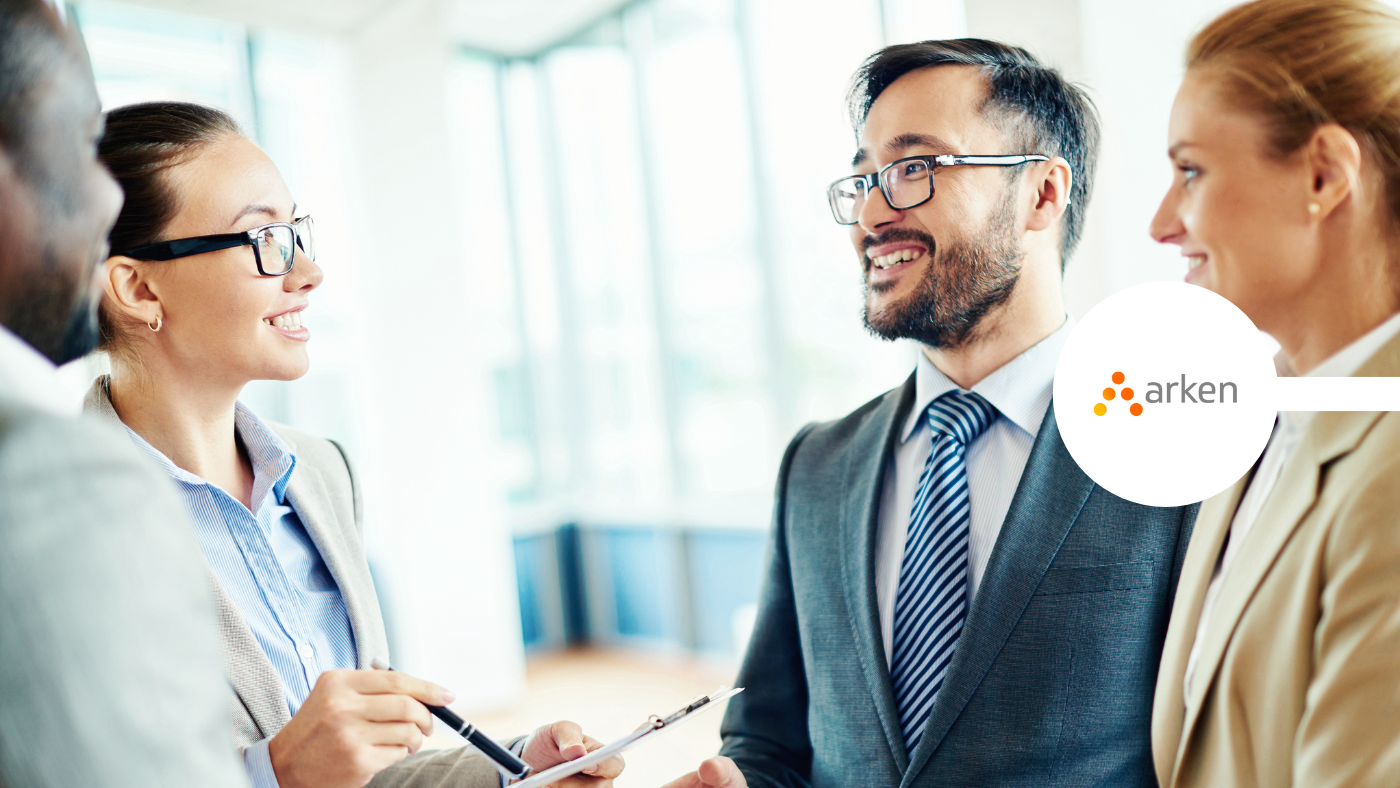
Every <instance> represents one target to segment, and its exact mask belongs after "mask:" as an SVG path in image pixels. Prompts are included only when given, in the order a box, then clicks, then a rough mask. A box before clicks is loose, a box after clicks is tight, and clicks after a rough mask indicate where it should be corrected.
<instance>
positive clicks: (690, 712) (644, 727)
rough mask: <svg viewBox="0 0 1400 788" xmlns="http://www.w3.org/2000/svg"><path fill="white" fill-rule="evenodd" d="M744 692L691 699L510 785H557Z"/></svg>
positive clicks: (517, 787)
mask: <svg viewBox="0 0 1400 788" xmlns="http://www.w3.org/2000/svg"><path fill="white" fill-rule="evenodd" d="M743 691H744V688H743V687H734V688H732V689H731V688H729V687H721V688H720V689H718V690H715V691H714V692H712V693H710V694H709V695H701V696H700V697H698V698H696V699H695V700H692V701H691V702H690V703H687V704H686V705H685V707H684V708H682V709H679V710H677V711H675V712H674V713H672V714H669V715H667V716H665V717H658V716H655V715H653V716H652V717H650V718H648V719H647V721H646V722H644V723H642V724H641V726H640V727H639V728H637V729H636V730H635V731H633V732H631V733H629V734H627V735H626V736H623V737H622V738H621V739H618V740H617V741H615V742H613V743H611V744H608V745H605V746H603V747H600V748H598V749H596V750H594V751H593V752H590V753H588V754H587V755H585V756H583V757H582V758H577V759H575V760H572V761H566V762H564V763H561V764H559V765H558V766H553V767H550V768H548V769H545V770H544V771H542V772H536V773H534V774H531V775H530V776H529V778H527V779H525V780H521V781H520V782H517V783H511V786H512V788H540V787H541V786H545V785H549V784H550V783H553V782H557V781H559V780H562V779H564V778H565V777H568V776H570V775H573V774H578V773H579V772H581V771H583V770H584V769H587V768H588V767H590V766H592V765H594V764H597V763H602V762H603V761H605V760H607V759H608V758H611V757H612V756H614V755H617V754H618V753H621V752H623V751H625V750H630V749H631V748H633V747H635V746H637V745H638V744H641V743H642V742H645V741H649V740H650V739H652V738H654V737H656V736H657V735H659V734H661V733H664V732H665V731H668V730H670V729H672V728H674V727H676V726H677V725H679V724H680V723H682V722H685V721H686V720H688V719H690V718H692V717H694V716H696V715H698V714H701V713H703V712H706V711H709V710H710V709H713V708H716V707H718V706H719V705H720V703H721V702H722V701H726V700H729V699H730V698H732V697H734V696H735V695H738V694H739V693H740V692H743Z"/></svg>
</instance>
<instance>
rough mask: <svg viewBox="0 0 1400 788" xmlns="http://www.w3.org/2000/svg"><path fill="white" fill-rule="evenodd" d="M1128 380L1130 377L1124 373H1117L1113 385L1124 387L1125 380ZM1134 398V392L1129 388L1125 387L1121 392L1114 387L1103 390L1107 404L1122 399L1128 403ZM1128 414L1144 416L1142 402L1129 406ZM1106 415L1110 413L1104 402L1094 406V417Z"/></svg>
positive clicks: (1114, 375) (1114, 374)
mask: <svg viewBox="0 0 1400 788" xmlns="http://www.w3.org/2000/svg"><path fill="white" fill-rule="evenodd" d="M1127 379H1128V377H1127V376H1126V375H1124V374H1123V373H1122V372H1115V373H1113V385H1115V386H1123V381H1125V380H1127ZM1133 396H1134V392H1133V390H1132V389H1131V388H1128V387H1127V386H1123V388H1122V389H1121V390H1114V389H1113V388H1112V387H1109V388H1105V389H1104V390H1103V398H1104V401H1105V402H1108V401H1111V400H1115V399H1122V400H1123V401H1125V402H1126V401H1128V400H1130V399H1132V398H1133ZM1128 412H1129V413H1131V414H1133V415H1134V416H1141V415H1142V403H1141V402H1134V403H1133V404H1132V405H1130V406H1128ZM1106 413H1108V406H1107V405H1105V404H1104V403H1103V402H1100V403H1097V404H1096V405H1094V415H1095V416H1102V415H1104V414H1106Z"/></svg>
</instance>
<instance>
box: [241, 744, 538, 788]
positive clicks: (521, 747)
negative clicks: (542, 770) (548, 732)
mask: <svg viewBox="0 0 1400 788" xmlns="http://www.w3.org/2000/svg"><path fill="white" fill-rule="evenodd" d="M534 736H535V734H533V733H532V734H530V735H529V736H521V737H520V738H519V739H518V740H517V741H516V742H515V744H512V745H511V746H510V751H511V754H512V755H514V756H515V757H517V758H521V757H522V756H524V755H525V747H526V746H527V745H528V744H529V743H530V739H532V738H534ZM496 774H497V775H499V776H500V778H501V788H506V786H507V785H510V780H509V779H508V778H507V777H506V776H505V775H504V774H501V772H500V770H499V769H498V770H497V771H496ZM273 785H276V783H273ZM253 788H262V786H259V785H254V786H253Z"/></svg>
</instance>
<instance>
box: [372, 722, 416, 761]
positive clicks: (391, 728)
mask: <svg viewBox="0 0 1400 788" xmlns="http://www.w3.org/2000/svg"><path fill="white" fill-rule="evenodd" d="M364 737H365V743H366V744H371V745H373V746H374V747H375V748H384V747H401V748H403V750H404V756H407V755H412V754H413V753H415V752H418V751H419V750H421V749H423V732H422V731H420V730H419V729H418V726H417V725H414V724H413V723H411V722H388V723H381V724H379V725H371V726H369V727H368V728H366V729H365V733H364ZM400 757H403V756H400ZM395 760H398V759H397V758H396V759H395Z"/></svg>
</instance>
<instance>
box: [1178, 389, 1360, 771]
mask: <svg viewBox="0 0 1400 788" xmlns="http://www.w3.org/2000/svg"><path fill="white" fill-rule="evenodd" d="M1383 415H1385V414H1384V413H1381V412H1344V411H1325V412H1319V413H1318V414H1317V415H1316V416H1314V417H1313V420H1312V423H1311V424H1310V425H1309V426H1308V431H1307V433H1306V434H1305V435H1304V437H1303V440H1302V442H1301V443H1300V444H1299V445H1298V448H1297V449H1296V450H1295V451H1294V453H1293V456H1292V457H1291V458H1289V460H1288V462H1287V463H1286V464H1285V465H1284V467H1283V471H1282V472H1281V473H1280V474H1279V479H1278V482H1277V483H1276V484H1275V485H1274V488H1273V490H1272V492H1271V493H1270V494H1269V497H1268V499H1267V500H1266V501H1265V502H1264V506H1263V508H1261V509H1260V510H1259V516H1258V519H1257V520H1256V521H1255V525H1254V527H1252V528H1250V529H1249V533H1247V534H1246V535H1245V542H1244V544H1243V545H1242V546H1241V548H1240V552H1239V553H1238V555H1236V556H1235V558H1234V562H1233V564H1232V565H1231V567H1230V571H1229V572H1228V573H1227V574H1226V575H1225V578H1224V580H1223V581H1222V582H1221V586H1220V595H1219V597H1218V599H1217V600H1216V603H1215V609H1214V610H1213V611H1212V613H1211V620H1210V623H1209V625H1207V627H1206V632H1205V640H1204V641H1203V642H1202V643H1201V653H1200V656H1199V657H1198V658H1197V661H1196V669H1195V673H1194V678H1193V679H1192V682H1191V692H1190V693H1189V695H1188V696H1187V698H1186V712H1185V723H1184V725H1183V726H1182V737H1181V744H1180V746H1179V747H1178V748H1177V751H1176V760H1175V763H1174V764H1173V773H1175V772H1176V771H1178V770H1179V769H1180V766H1181V761H1182V759H1183V757H1184V756H1185V753H1186V748H1187V747H1188V746H1189V745H1190V743H1191V734H1192V731H1193V729H1194V728H1195V726H1196V721H1197V720H1198V719H1199V718H1200V715H1201V711H1202V706H1203V704H1204V702H1205V698H1206V695H1207V693H1208V692H1209V690H1210V688H1211V686H1212V685H1213V684H1214V683H1215V676H1216V673H1217V672H1219V670H1220V663H1221V661H1222V660H1223V659H1224V656H1225V651H1226V649H1227V648H1228V647H1229V645H1230V640H1231V638H1232V637H1233V636H1234V634H1235V628H1236V627H1237V626H1238V625H1239V622H1240V618H1241V617H1242V616H1243V615H1244V611H1245V608H1247V607H1248V606H1249V602H1250V600H1251V599H1253V598H1254V593H1255V591H1257V590H1258V589H1259V586H1260V584H1262V583H1263V582H1264V578H1265V577H1267V576H1268V574H1269V571H1270V570H1271V569H1272V568H1273V565H1274V562H1275V561H1276V560H1277V559H1278V556H1279V553H1281V552H1283V549H1284V547H1285V546H1287V544H1288V542H1289V540H1290V539H1292V538H1293V534H1294V532H1295V531H1297V529H1298V526H1299V525H1301V524H1302V522H1303V520H1305V519H1306V518H1307V516H1308V513H1309V512H1310V511H1311V510H1312V508H1313V505H1314V503H1316V501H1317V496H1318V494H1319V493H1320V492H1321V479H1322V469H1323V467H1324V466H1326V465H1327V464H1329V463H1331V462H1333V461H1334V460H1336V459H1337V458H1339V457H1341V456H1343V455H1345V454H1346V453H1348V452H1350V451H1351V450H1352V449H1354V448H1356V446H1357V444H1359V443H1360V442H1361V439H1362V438H1364V437H1365V435H1366V433H1367V432H1368V431H1369V430H1370V429H1371V427H1372V426H1373V425H1374V424H1375V423H1376V422H1377V421H1378V420H1380V418H1381V416H1383ZM1229 519H1230V520H1233V516H1232V517H1230V518H1229ZM1206 582H1207V584H1209V580H1207V581H1206ZM1198 607H1199V606H1198ZM1196 615H1197V616H1199V615H1200V612H1199V609H1198V610H1197V613H1196Z"/></svg>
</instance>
